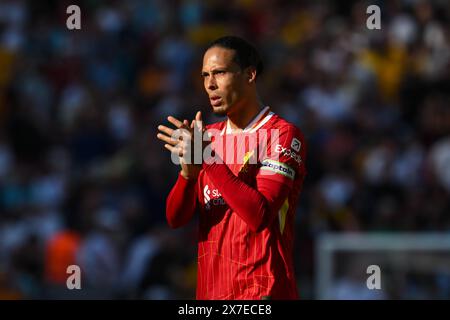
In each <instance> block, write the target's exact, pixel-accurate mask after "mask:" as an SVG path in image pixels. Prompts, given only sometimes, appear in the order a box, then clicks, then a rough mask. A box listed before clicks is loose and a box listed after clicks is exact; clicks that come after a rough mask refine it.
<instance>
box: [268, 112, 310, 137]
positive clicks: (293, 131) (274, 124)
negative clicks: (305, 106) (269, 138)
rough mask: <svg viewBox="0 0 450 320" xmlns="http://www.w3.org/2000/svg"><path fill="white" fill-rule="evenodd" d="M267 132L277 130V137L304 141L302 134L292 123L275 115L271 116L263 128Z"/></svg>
mask: <svg viewBox="0 0 450 320" xmlns="http://www.w3.org/2000/svg"><path fill="white" fill-rule="evenodd" d="M264 127H265V129H268V130H273V129H275V130H278V135H279V137H283V136H285V137H287V138H291V139H293V138H296V139H298V140H300V141H302V143H303V141H304V136H303V132H302V131H301V129H300V128H299V127H297V126H296V125H295V124H293V123H292V122H289V121H287V120H286V119H284V118H283V117H281V116H279V115H277V114H276V113H272V114H271V118H270V120H269V121H268V122H267V126H264Z"/></svg>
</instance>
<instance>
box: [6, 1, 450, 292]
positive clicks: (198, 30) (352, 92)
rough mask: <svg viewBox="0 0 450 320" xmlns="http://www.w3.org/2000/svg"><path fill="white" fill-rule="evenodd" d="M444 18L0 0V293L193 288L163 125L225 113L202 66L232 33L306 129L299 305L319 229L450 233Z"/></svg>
mask: <svg viewBox="0 0 450 320" xmlns="http://www.w3.org/2000/svg"><path fill="white" fill-rule="evenodd" d="M75 3H76V4H78V5H79V6H80V9H81V30H68V29H67V27H66V19H67V18H68V16H69V14H67V13H66V8H67V7H68V6H69V5H71V4H75ZM370 4H377V5H379V6H380V8H381V29H380V30H376V29H375V30H369V29H368V28H367V27H366V19H367V18H368V14H367V13H366V8H367V6H368V5H370ZM449 29H450V2H448V1H446V0H441V1H422V0H395V1H386V2H382V1H375V0H374V1H371V2H365V1H340V2H337V1H336V2H333V1H283V0H280V1H274V0H259V1H256V0H227V1H225V0H211V1H200V0H128V1H118V0H112V1H94V0H84V1H56V0H53V1H50V0H47V1H31V0H2V1H1V2H0V299H1V298H11V299H14V298H25V299H29V298H44V299H45V298H71V297H74V298H77V297H84V298H121V299H177V298H187V299H191V298H194V297H195V284H196V282H195V281H196V279H195V277H196V224H195V222H193V223H191V224H190V225H189V226H188V227H185V228H182V229H179V230H170V229H169V228H168V227H167V224H166V222H165V198H166V196H167V194H168V192H169V191H170V188H171V186H172V185H173V183H174V182H175V180H176V176H177V174H178V170H179V169H178V168H177V167H176V166H175V165H174V164H172V162H171V160H170V155H169V154H168V152H166V150H165V149H164V148H163V145H162V144H161V142H160V141H159V140H157V139H156V133H157V129H156V127H157V125H158V124H160V123H164V122H166V120H165V119H166V117H167V116H168V115H173V116H176V117H179V118H183V119H184V118H185V119H192V118H193V116H194V115H195V111H197V110H202V111H203V114H204V115H205V116H206V120H205V121H206V122H207V123H211V122H215V121H219V120H221V119H218V118H215V117H214V116H212V115H211V113H210V112H209V102H208V100H207V96H206V94H205V93H204V92H203V83H202V79H201V76H200V70H201V61H202V55H203V50H204V48H205V46H206V45H207V44H208V43H209V42H210V41H212V40H214V39H215V38H217V37H220V36H222V35H226V34H233V35H239V36H242V37H244V38H246V39H248V40H250V41H251V42H253V43H254V44H255V46H256V47H257V48H258V49H259V50H260V52H261V55H262V57H263V60H264V63H265V71H264V73H263V74H262V76H261V77H260V78H259V79H258V87H259V91H260V93H261V98H262V100H263V102H264V103H265V104H266V105H269V106H271V108H272V110H273V111H275V112H277V113H278V114H280V115H282V116H283V117H285V118H286V119H287V120H289V121H291V122H293V123H295V124H296V125H297V126H298V127H299V128H301V129H302V131H303V132H304V134H305V137H306V139H307V143H308V158H307V168H308V176H307V178H306V180H305V185H304V188H303V192H302V194H301V196H300V201H299V206H298V210H297V216H296V249H295V262H296V270H297V280H298V284H299V289H300V296H301V297H302V298H314V297H315V295H314V288H313V280H314V273H315V270H316V269H315V260H314V245H315V241H316V239H317V237H318V236H319V235H320V234H321V233H323V232H328V231H334V232H365V231H392V232H397V231H398V232H399V231H402V232H403V231H411V232H422V231H437V232H449V231H450V201H449V199H450V197H449V194H450V108H449V101H450V99H449V95H450V63H449V62H450V41H449V37H450V32H449V31H450V30H449ZM71 264H77V265H79V266H80V267H81V270H82V273H81V285H82V290H67V288H66V279H67V277H68V274H67V273H66V267H67V266H68V265H71ZM447 281H449V280H447Z"/></svg>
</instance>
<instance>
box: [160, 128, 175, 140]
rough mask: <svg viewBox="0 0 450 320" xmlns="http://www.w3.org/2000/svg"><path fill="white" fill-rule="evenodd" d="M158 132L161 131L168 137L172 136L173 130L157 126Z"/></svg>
mask: <svg viewBox="0 0 450 320" xmlns="http://www.w3.org/2000/svg"><path fill="white" fill-rule="evenodd" d="M158 130H159V131H161V132H164V133H165V134H166V135H168V136H169V137H170V136H172V135H173V133H174V131H175V130H173V129H170V128H168V127H166V126H163V125H159V126H158Z"/></svg>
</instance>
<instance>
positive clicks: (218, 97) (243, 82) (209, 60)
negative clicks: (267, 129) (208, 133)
mask: <svg viewBox="0 0 450 320" xmlns="http://www.w3.org/2000/svg"><path fill="white" fill-rule="evenodd" d="M234 54H235V52H234V50H230V49H225V48H220V47H212V48H210V49H208V51H206V53H205V55H204V57H203V68H202V77H203V82H204V86H205V90H206V93H207V94H208V96H209V101H210V103H211V106H212V109H213V112H214V113H215V114H217V115H220V116H225V115H229V114H230V113H232V112H233V111H235V110H236V109H238V108H239V107H240V105H242V104H243V103H242V102H243V101H245V98H246V95H247V92H248V90H247V87H248V77H246V75H245V73H244V72H243V71H242V70H241V68H240V66H239V65H238V64H237V63H235V62H234V61H233V58H234Z"/></svg>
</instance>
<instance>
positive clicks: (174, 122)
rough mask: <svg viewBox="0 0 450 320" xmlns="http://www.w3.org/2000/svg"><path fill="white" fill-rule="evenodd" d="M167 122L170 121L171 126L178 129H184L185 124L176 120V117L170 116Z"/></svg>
mask: <svg viewBox="0 0 450 320" xmlns="http://www.w3.org/2000/svg"><path fill="white" fill-rule="evenodd" d="M167 120H168V121H169V122H170V123H171V124H173V125H174V126H175V127H177V128H178V129H180V128H182V127H183V122H181V121H180V120H178V119H176V118H174V117H172V116H168V117H167Z"/></svg>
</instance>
